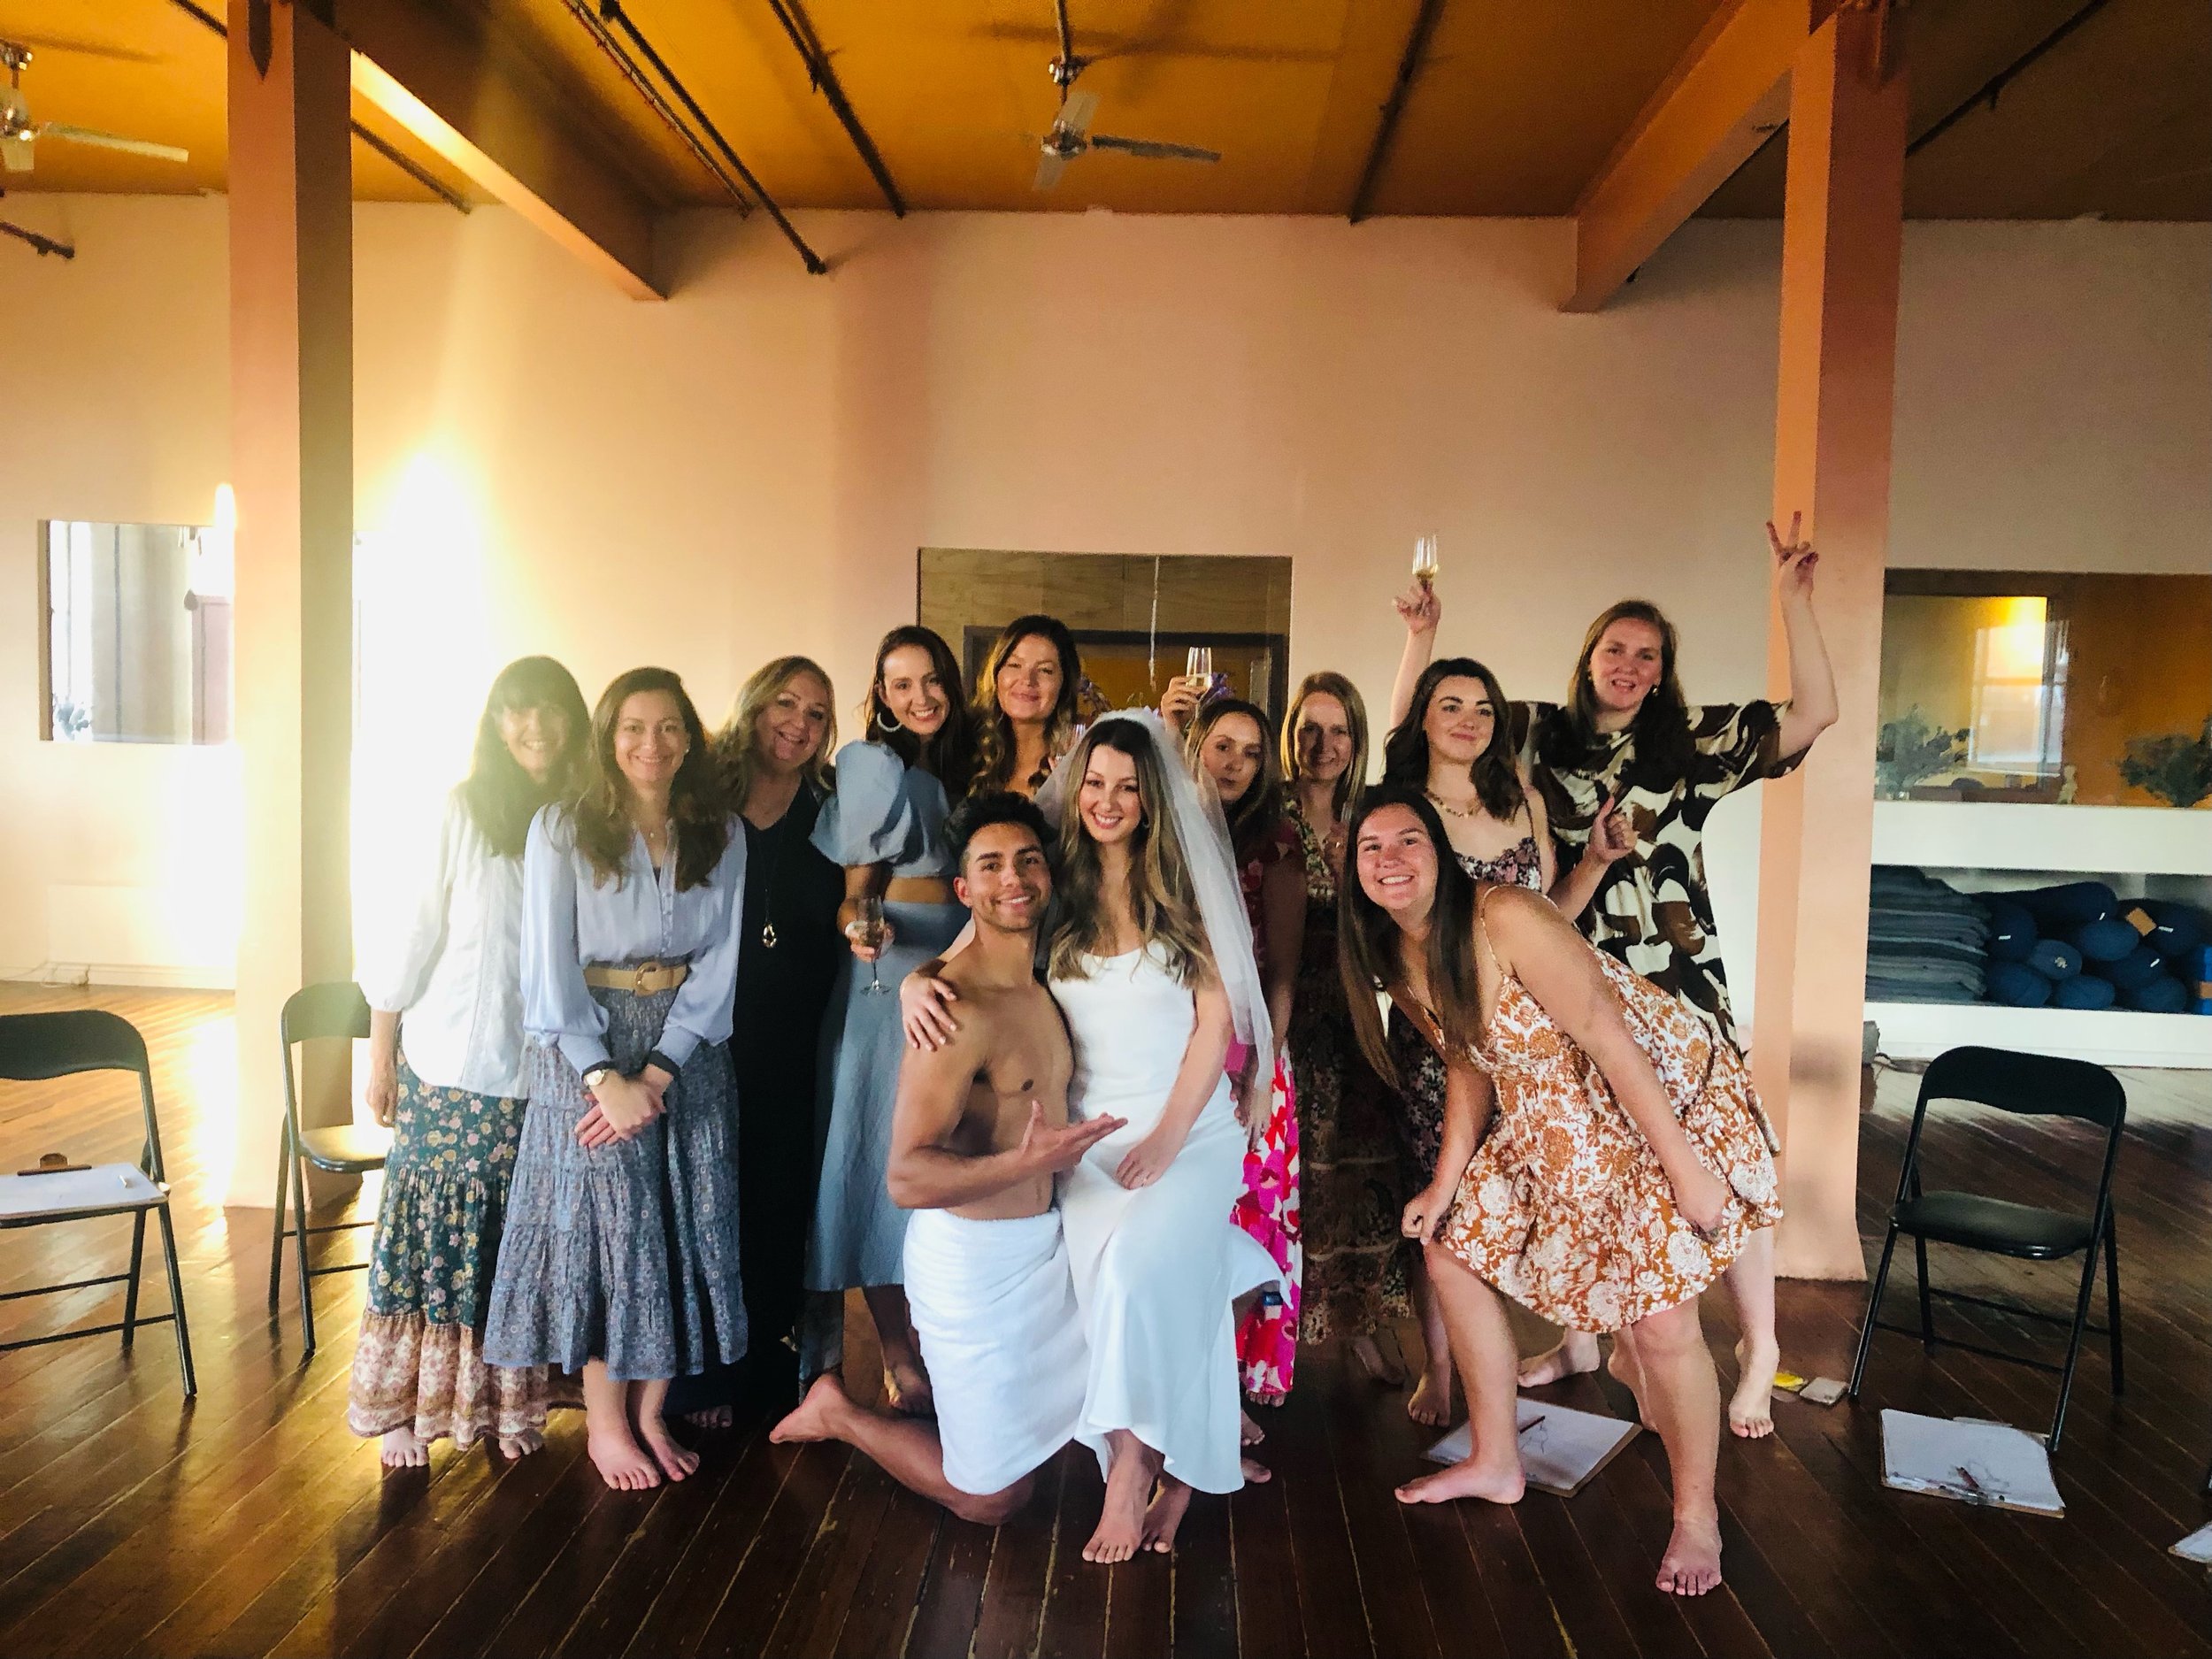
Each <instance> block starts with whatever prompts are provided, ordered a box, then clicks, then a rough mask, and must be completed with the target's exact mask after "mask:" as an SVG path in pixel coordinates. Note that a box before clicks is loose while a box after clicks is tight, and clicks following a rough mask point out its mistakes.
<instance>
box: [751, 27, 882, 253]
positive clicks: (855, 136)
mask: <svg viewBox="0 0 2212 1659" xmlns="http://www.w3.org/2000/svg"><path fill="white" fill-rule="evenodd" d="M768 9H769V10H770V11H771V12H774V13H775V14H776V21H777V22H779V23H780V24H782V25H783V32H784V33H785V34H786V35H789V36H790V37H791V44H792V46H793V47H794V48H795V50H797V52H798V54H799V56H800V58H802V59H803V60H804V61H805V64H806V73H807V79H808V80H809V81H810V82H812V84H813V87H814V89H815V90H816V91H817V92H818V93H820V94H821V95H822V96H823V97H825V98H826V99H827V100H828V101H829V106H830V109H831V110H832V111H833V112H834V113H835V114H836V116H837V119H838V123H839V125H841V127H844V129H845V136H846V137H848V138H849V139H851V140H852V141H853V148H854V149H855V150H858V151H859V152H860V159H861V160H862V161H863V162H864V163H865V164H867V168H868V171H869V173H871V174H872V175H873V177H874V179H875V181H876V186H877V188H879V189H880V190H881V191H882V192H883V199H884V200H885V201H887V202H888V203H889V204H891V211H892V212H893V213H894V214H895V215H896V216H897V217H898V218H900V219H904V218H905V217H906V201H905V198H904V197H902V196H900V195H899V187H898V186H897V185H895V184H894V183H892V182H891V170H890V169H889V168H888V167H887V166H885V165H883V157H882V156H881V155H880V154H879V152H878V151H877V150H876V144H875V140H873V139H872V138H870V137H869V136H868V129H867V128H866V127H863V126H862V125H861V124H860V118H859V117H858V116H857V115H856V114H854V113H853V106H852V104H851V102H850V100H849V99H848V98H847V97H846V96H845V88H843V87H841V85H839V84H838V81H837V71H836V70H834V69H833V68H832V67H831V66H830V60H829V54H828V53H827V52H826V51H824V50H822V42H820V40H819V39H818V38H817V37H816V35H815V33H814V25H813V24H812V22H810V20H809V19H808V18H807V15H806V13H805V12H803V11H802V10H801V9H800V5H799V0H768Z"/></svg>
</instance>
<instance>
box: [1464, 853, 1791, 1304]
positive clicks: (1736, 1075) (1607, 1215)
mask: <svg viewBox="0 0 2212 1659" xmlns="http://www.w3.org/2000/svg"><path fill="white" fill-rule="evenodd" d="M1492 890H1493V889H1489V888H1485V889H1484V891H1483V900H1484V901H1485V902H1486V901H1487V899H1488V897H1489V894H1490V892H1491V891H1492ZM1597 956H1598V962H1599V964H1600V965H1601V968H1602V969H1603V970H1604V973H1605V978H1606V981H1607V983H1608V984H1609V986H1610V987H1611V989H1612V991H1613V995H1614V997H1615V1000H1616V1002H1617V1005H1618V1007H1619V1009H1620V1011H1621V1015H1622V1018H1624V1020H1625V1021H1626V1022H1627V1025H1628V1029H1629V1033H1630V1034H1631V1035H1632V1037H1634V1039H1635V1040H1636V1046H1637V1047H1638V1048H1641V1049H1642V1050H1643V1051H1644V1054H1645V1056H1647V1058H1648V1059H1649V1060H1650V1061H1651V1064H1652V1068H1653V1070H1655V1071H1657V1073H1658V1074H1659V1081H1660V1083H1661V1084H1662V1085H1663V1087H1665V1089H1666V1091H1667V1094H1668V1097H1669V1099H1670V1100H1671V1102H1673V1106H1674V1114H1675V1118H1676V1120H1677V1121H1678V1122H1679V1123H1680V1124H1681V1125H1682V1130H1683V1133H1685V1134H1686V1135H1687V1136H1688V1137H1689V1141H1690V1145H1691V1147H1692V1148H1694V1149H1695V1151H1696V1153H1697V1155H1698V1156H1699V1158H1700V1159H1701V1160H1702V1161H1703V1163H1704V1164H1705V1166H1706V1167H1707V1168H1708V1169H1709V1170H1711V1171H1713V1172H1714V1173H1715V1174H1717V1175H1718V1176H1719V1177H1720V1178H1721V1179H1722V1180H1724V1181H1725V1182H1726V1183H1727V1185H1728V1187H1729V1189H1730V1195H1729V1202H1728V1204H1727V1208H1726V1210H1725V1211H1724V1214H1723V1216H1722V1218H1721V1221H1720V1223H1719V1225H1717V1226H1716V1227H1715V1228H1714V1229H1713V1230H1712V1231H1711V1232H1710V1233H1700V1232H1698V1230H1697V1229H1696V1228H1694V1227H1693V1226H1692V1225H1690V1224H1689V1222H1688V1221H1686V1219H1684V1217H1683V1216H1682V1215H1681V1213H1680V1212H1679V1211H1678V1210H1677V1209H1676V1208H1675V1202H1674V1188H1673V1187H1672V1185H1671V1183H1670V1182H1669V1181H1668V1179H1667V1177H1666V1172H1665V1171H1663V1169H1661V1168H1660V1165H1659V1159H1658V1156H1657V1155H1656V1154H1655V1153H1654V1152H1653V1151H1652V1149H1651V1147H1650V1145H1649V1143H1648V1142H1647V1141H1645V1140H1644V1138H1643V1135H1642V1133H1641V1132H1640V1131H1639V1130H1638V1129H1637V1127H1636V1125H1635V1121H1634V1120H1633V1119H1632V1118H1630V1117H1629V1115H1628V1113H1627V1112H1626V1110H1624V1109H1623V1108H1622V1106H1621V1104H1620V1102H1618V1101H1617V1100H1616V1099H1615V1098H1614V1094H1613V1089H1612V1086H1611V1085H1610V1084H1609V1083H1608V1082H1607V1081H1606V1079H1605V1076H1604V1074H1603V1073H1602V1072H1601V1071H1599V1070H1598V1067H1597V1064H1596V1063H1595V1062H1594V1061H1593V1060H1592V1059H1591V1058H1590V1056H1588V1055H1587V1054H1586V1053H1584V1052H1583V1050H1582V1049H1581V1048H1579V1047H1578V1046H1577V1045H1576V1043H1575V1042H1574V1041H1573V1039H1572V1038H1571V1037H1569V1036H1568V1035H1567V1033H1565V1032H1564V1031H1563V1030H1562V1029H1561V1028H1560V1026H1559V1025H1558V1024H1557V1023H1556V1022H1555V1020H1554V1019H1553V1018H1552V1017H1551V1016H1550V1015H1549V1014H1548V1013H1546V1012H1545V1011H1544V1009H1543V1006H1542V1004H1540V1002H1537V1000H1536V999H1535V997H1534V996H1532V995H1530V993H1529V991H1528V990H1527V988H1526V987H1524V986H1523V985H1522V984H1521V982H1520V981H1519V980H1518V979H1516V978H1514V977H1513V976H1512V975H1510V974H1508V975H1507V976H1506V977H1505V979H1504V981H1503V983H1502V986H1501V987H1500V989H1499V995H1498V1006H1497V1010H1496V1012H1495V1013H1494V1014H1493V1015H1492V1016H1491V1018H1490V1023H1489V1027H1488V1029H1487V1030H1486V1032H1485V1033H1483V1037H1482V1041H1481V1042H1480V1043H1479V1046H1478V1047H1477V1048H1475V1049H1474V1051H1473V1056H1472V1057H1473V1059H1474V1061H1475V1063H1476V1064H1478V1065H1479V1066H1480V1067H1481V1068H1482V1070H1483V1071H1485V1072H1486V1073H1488V1075H1489V1077H1490V1079H1491V1082H1492V1084H1493V1085H1494V1087H1495V1090H1496V1094H1497V1110H1496V1115H1495V1116H1494V1118H1493V1119H1492V1121H1491V1125H1490V1131H1489V1133H1488V1134H1487V1135H1486V1136H1485V1137H1484V1140H1483V1142H1482V1145H1481V1147H1480V1148H1479V1149H1478V1150H1477V1151H1476V1153H1475V1156H1474V1157H1473V1158H1472V1159H1471V1161H1470V1162H1469V1164H1468V1165H1467V1171H1466V1173H1465V1174H1464V1175H1463V1176H1462V1177H1461V1178H1460V1184H1459V1193H1458V1196H1457V1198H1456V1199H1455V1201H1454V1203H1453V1206H1452V1212H1451V1215H1450V1217H1449V1218H1448V1220H1447V1221H1446V1222H1445V1224H1444V1231H1443V1233H1442V1235H1441V1236H1442V1239H1443V1241H1444V1242H1445V1243H1446V1244H1447V1245H1448V1246H1449V1247H1450V1248H1451V1249H1452V1251H1453V1252H1454V1253H1455V1255H1457V1256H1459V1257H1460V1259H1461V1260H1463V1261H1464V1262H1465V1263H1467V1265H1468V1266H1470V1267H1471V1268H1472V1269H1473V1270H1474V1271H1476V1272H1477V1273H1479V1275H1481V1277H1482V1278H1484V1279H1486V1280H1488V1281H1489V1282H1490V1283H1491V1284H1493V1285H1494V1286H1497V1287H1498V1289H1500V1290H1501V1291H1503V1292H1504V1293H1505V1294H1507V1295H1509V1296H1510V1297H1512V1298H1513V1299H1514V1301H1516V1302H1520V1303H1521V1304H1522V1305H1524V1306H1525V1307H1527V1308H1529V1309H1531V1310H1533V1311H1534V1312H1536V1313H1537V1314H1540V1315H1541V1316H1542V1317H1544V1318H1546V1319H1548V1320H1550V1321H1552V1322H1553V1323H1554V1324H1555V1325H1566V1326H1568V1327H1570V1328H1571V1329H1573V1330H1577V1331H1597V1332H1603V1331H1617V1330H1618V1329H1619V1328H1620V1327H1621V1326H1623V1325H1630V1324H1633V1323H1634V1322H1635V1321H1637V1320H1639V1319H1642V1318H1647V1317H1649V1316H1651V1315H1652V1314H1655V1313H1658V1312H1661V1311H1663V1310H1665V1309H1668V1308H1671V1307H1674V1306H1676V1305H1678V1304H1679V1303H1681V1302H1687V1301H1689V1300H1691V1299H1692V1298H1693V1297H1694V1296H1696V1295H1697V1294H1698V1293H1699V1292H1700V1291H1702V1290H1703V1289H1704V1288H1705V1287H1706V1286H1709V1285H1710V1284H1711V1283H1712V1282H1713V1281H1714V1280H1715V1279H1717V1278H1719V1277H1720V1275H1721V1274H1722V1272H1723V1271H1725V1270H1726V1268H1727V1267H1728V1265H1729V1263H1732V1262H1733V1261H1734V1260H1735V1259H1736V1257H1737V1256H1738V1255H1740V1253H1741V1252H1742V1249H1743V1247H1744V1242H1745V1240H1747V1238H1749V1237H1750V1235H1751V1234H1752V1233H1755V1232H1756V1231H1757V1230H1758V1229H1760V1228H1762V1227H1770V1226H1772V1225H1774V1224H1775V1223H1776V1222H1778V1221H1779V1220H1780V1219H1781V1218H1782V1205H1781V1197H1780V1189H1779V1187H1778V1183H1777V1180H1776V1177H1775V1171H1774V1141H1773V1132H1772V1130H1771V1129H1770V1127H1769V1125H1768V1124H1767V1119H1766V1114H1765V1112H1764V1111H1763V1110H1762V1109H1761V1107H1760V1105H1759V1099H1758V1096H1757V1094H1755V1092H1754V1091H1753V1089H1752V1087H1751V1076H1750V1072H1749V1071H1748V1070H1747V1068H1746V1066H1745V1064H1744V1062H1743V1058H1742V1056H1740V1055H1739V1054H1738V1053H1737V1052H1736V1049H1735V1048H1734V1046H1733V1045H1732V1044H1731V1043H1728V1042H1725V1041H1718V1040H1717V1038H1716V1034H1715V1033H1714V1030H1713V1027H1712V1026H1711V1025H1709V1024H1707V1023H1706V1022H1705V1021H1704V1020H1703V1019H1701V1018H1699V1017H1698V1016H1697V1015H1696V1014H1695V1013H1694V1012H1693V1011H1692V1010H1690V1009H1688V1008H1686V1007H1685V1006H1684V1005H1683V1004H1682V1003H1681V1002H1678V1001H1677V1000H1676V999H1675V998H1673V997H1671V996H1670V995H1667V994H1666V992H1664V991H1663V990H1661V989H1660V988H1659V987H1657V986H1655V985H1654V984H1652V983H1651V981H1649V980H1648V979H1640V978H1639V977H1638V976H1637V975H1635V974H1633V973H1632V972H1629V971H1628V970H1627V969H1626V968H1624V967H1623V966H1622V965H1621V964H1619V963H1618V962H1617V961H1616V960H1614V959H1613V958H1612V957H1611V956H1607V955H1605V954H1604V953H1603V952H1598V953H1597ZM1431 1031H1432V1032H1433V1025H1431Z"/></svg>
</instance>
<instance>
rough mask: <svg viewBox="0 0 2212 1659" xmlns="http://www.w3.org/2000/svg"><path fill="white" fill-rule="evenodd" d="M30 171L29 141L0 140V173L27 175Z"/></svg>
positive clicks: (23, 139)
mask: <svg viewBox="0 0 2212 1659" xmlns="http://www.w3.org/2000/svg"><path fill="white" fill-rule="evenodd" d="M30 170H31V141H30V140H29V139H27V138H0V171H5V172H8V173H28V172H29V171H30Z"/></svg>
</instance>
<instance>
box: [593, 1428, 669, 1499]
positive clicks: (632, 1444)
mask: <svg viewBox="0 0 2212 1659" xmlns="http://www.w3.org/2000/svg"><path fill="white" fill-rule="evenodd" d="M584 1446H585V1449H586V1450H588V1452H589V1453H590V1454H591V1462H592V1467H594V1468H595V1469H596V1470H598V1471H599V1478H600V1479H602V1480H603V1481H605V1482H606V1483H607V1484H608V1485H609V1486H612V1487H613V1488H614V1489H615V1490H616V1491H617V1492H649V1491H651V1490H652V1489H653V1488H654V1487H655V1486H659V1485H660V1483H661V1471H660V1465H659V1464H658V1463H655V1462H654V1461H653V1460H652V1459H651V1458H650V1457H649V1456H647V1455H645V1453H644V1452H643V1451H642V1450H641V1448H639V1446H638V1443H637V1441H636V1440H633V1439H632V1438H631V1437H630V1428H629V1425H627V1424H625V1425H622V1426H621V1427H620V1428H618V1429H609V1430H607V1431H605V1432H601V1431H599V1430H596V1429H594V1430H592V1431H591V1432H589V1433H588V1435H587V1437H586V1439H585V1441H584Z"/></svg>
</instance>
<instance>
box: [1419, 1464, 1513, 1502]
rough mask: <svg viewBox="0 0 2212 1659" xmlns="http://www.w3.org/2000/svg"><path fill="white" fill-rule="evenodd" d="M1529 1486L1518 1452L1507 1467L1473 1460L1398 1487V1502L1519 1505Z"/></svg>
mask: <svg viewBox="0 0 2212 1659" xmlns="http://www.w3.org/2000/svg"><path fill="white" fill-rule="evenodd" d="M1525 1484H1526V1483H1525V1482H1524V1481H1523V1480H1522V1479H1521V1461H1520V1456H1519V1454H1518V1453H1516V1454H1515V1455H1514V1459H1513V1462H1512V1463H1510V1464H1508V1465H1505V1466H1503V1467H1498V1466H1494V1465H1493V1466H1486V1465H1484V1464H1481V1463H1477V1462H1476V1461H1475V1460H1474V1459H1473V1458H1471V1457H1470V1458H1468V1459H1466V1460H1465V1461H1464V1462H1462V1463H1454V1464H1453V1465H1452V1466H1451V1467H1450V1468H1449V1469H1447V1470H1443V1471H1440V1472H1439V1473H1436V1474H1433V1475H1423V1476H1422V1477H1421V1478H1420V1479H1418V1480H1409V1481H1407V1482H1406V1484H1405V1485H1404V1486H1400V1487H1399V1488H1398V1502H1401V1503H1449V1502H1451V1501H1452V1500H1453V1499H1454V1498H1486V1499H1487V1500H1488V1501H1489V1502H1492V1503H1518V1502H1520V1501H1521V1493H1522V1490H1523V1488H1524V1486H1525Z"/></svg>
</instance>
